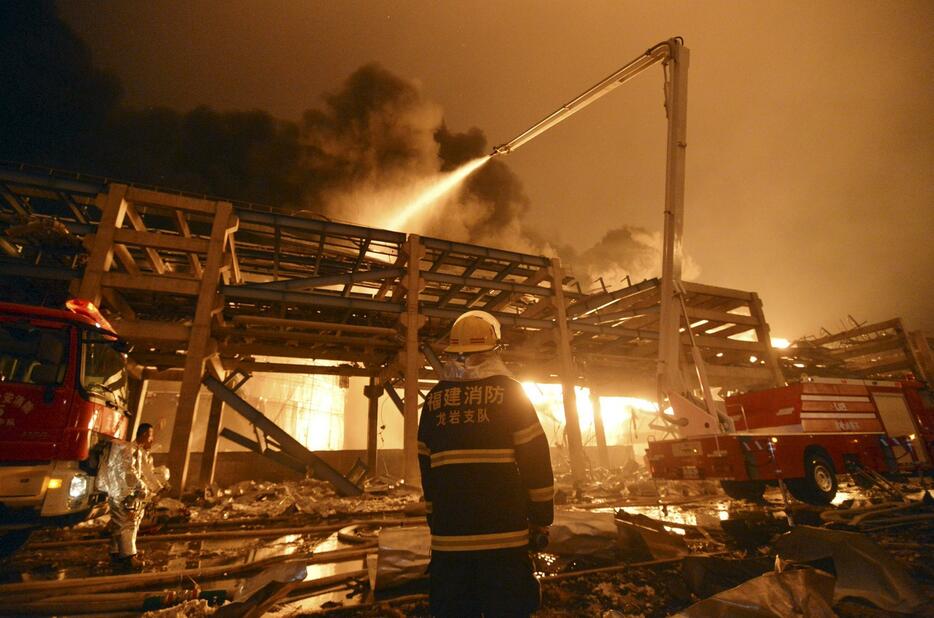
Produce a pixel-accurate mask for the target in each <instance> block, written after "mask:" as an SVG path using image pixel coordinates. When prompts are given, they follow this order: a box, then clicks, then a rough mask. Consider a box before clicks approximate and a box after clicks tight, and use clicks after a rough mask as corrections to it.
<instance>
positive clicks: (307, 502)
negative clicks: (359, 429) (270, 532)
mask: <svg viewBox="0 0 934 618" xmlns="http://www.w3.org/2000/svg"><path fill="white" fill-rule="evenodd" d="M417 500H418V497H417V496H416V495H414V494H413V493H411V492H405V491H399V490H397V489H396V487H386V488H385V491H383V492H382V493H369V492H367V493H364V494H363V495H362V496H359V497H354V498H342V497H340V496H338V495H337V494H336V493H335V491H334V489H333V488H332V487H331V485H330V484H329V483H327V482H324V481H318V480H314V479H305V480H302V481H286V482H282V483H272V482H256V481H241V482H240V483H237V484H236V485H233V486H231V487H229V488H227V489H220V488H218V487H217V486H213V485H212V486H209V487H207V488H206V489H204V490H203V492H202V493H201V495H200V496H199V497H197V498H195V500H193V502H192V504H191V505H190V506H189V508H190V510H191V517H190V520H191V521H192V522H199V523H209V522H216V521H223V520H229V519H237V518H243V517H266V518H278V517H283V516H288V515H308V516H311V517H312V518H313V519H330V518H340V517H349V516H355V515H364V514H371V513H387V512H397V511H401V510H403V509H405V508H406V507H407V506H409V505H411V504H412V503H414V502H417Z"/></svg>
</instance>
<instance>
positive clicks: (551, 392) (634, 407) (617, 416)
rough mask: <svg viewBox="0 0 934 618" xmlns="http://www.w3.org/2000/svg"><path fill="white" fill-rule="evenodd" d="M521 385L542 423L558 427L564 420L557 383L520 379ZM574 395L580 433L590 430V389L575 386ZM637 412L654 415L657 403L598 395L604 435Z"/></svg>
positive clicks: (591, 411) (656, 410) (591, 409)
mask: <svg viewBox="0 0 934 618" xmlns="http://www.w3.org/2000/svg"><path fill="white" fill-rule="evenodd" d="M522 388H523V389H524V390H525V393H526V395H528V397H529V400H531V402H532V405H533V406H535V409H536V411H538V413H539V415H540V416H541V417H542V420H543V423H545V422H547V421H548V420H549V419H550V420H551V421H552V423H556V424H558V425H560V426H563V425H564V424H565V423H566V420H565V415H564V399H563V396H562V392H561V385H560V384H541V383H536V382H523V383H522ZM574 395H575V399H576V403H577V417H578V421H579V422H580V426H581V431H582V432H584V433H587V432H592V431H593V428H594V410H593V401H592V400H591V398H590V389H589V388H585V387H580V386H578V387H576V388H575V389H574ZM640 412H641V413H643V414H647V415H649V414H658V405H657V404H656V403H655V402H653V401H649V400H647V399H640V398H638V397H600V414H601V416H602V418H603V426H604V428H605V430H606V433H607V435H608V436H612V435H614V434H616V433H618V431H619V430H620V428H622V427H624V426H626V425H627V424H628V423H629V422H630V421H631V419H632V416H633V414H637V413H640ZM608 441H609V438H608Z"/></svg>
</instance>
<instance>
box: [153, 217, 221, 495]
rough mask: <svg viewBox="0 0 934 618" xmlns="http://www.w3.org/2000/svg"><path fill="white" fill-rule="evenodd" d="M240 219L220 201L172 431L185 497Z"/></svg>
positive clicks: (175, 479)
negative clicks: (215, 320) (220, 296)
mask: <svg viewBox="0 0 934 618" xmlns="http://www.w3.org/2000/svg"><path fill="white" fill-rule="evenodd" d="M236 225H237V224H236V217H235V216H234V215H233V207H232V206H231V205H230V203H229V202H218V203H217V208H216V210H215V212H214V223H213V225H212V226H211V239H210V245H209V247H208V254H207V259H206V261H205V264H204V268H203V272H202V276H201V288H200V290H199V293H198V303H197V305H196V306H195V316H194V320H193V321H192V324H191V335H190V339H189V341H188V354H187V356H186V357H185V369H184V373H183V375H182V385H181V388H180V390H179V394H178V408H177V410H176V412H175V426H174V427H173V428H172V442H171V445H170V446H169V470H170V471H171V473H172V487H173V488H174V489H175V493H176V494H177V495H181V494H182V492H183V491H184V489H185V482H186V481H187V480H188V460H189V455H190V453H189V447H190V446H191V430H192V427H193V426H194V417H195V411H196V408H197V404H198V394H199V392H200V391H201V379H202V377H203V374H204V364H205V361H206V360H207V357H208V354H209V352H210V349H211V315H212V311H213V310H214V307H215V304H216V303H217V285H218V281H219V279H220V272H221V266H222V265H223V263H224V248H225V246H226V244H227V235H228V234H229V233H232V232H233V231H234V230H236Z"/></svg>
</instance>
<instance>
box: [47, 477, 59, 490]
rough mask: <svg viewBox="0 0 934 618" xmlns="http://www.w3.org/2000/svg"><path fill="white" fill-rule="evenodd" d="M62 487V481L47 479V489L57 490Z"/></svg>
mask: <svg viewBox="0 0 934 618" xmlns="http://www.w3.org/2000/svg"><path fill="white" fill-rule="evenodd" d="M61 486H62V479H49V489H58V488H59V487H61Z"/></svg>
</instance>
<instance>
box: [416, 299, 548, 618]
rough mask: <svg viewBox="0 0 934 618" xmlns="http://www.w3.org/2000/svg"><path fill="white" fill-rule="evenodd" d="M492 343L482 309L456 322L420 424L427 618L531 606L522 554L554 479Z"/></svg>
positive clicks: (530, 581) (542, 530) (523, 400)
mask: <svg viewBox="0 0 934 618" xmlns="http://www.w3.org/2000/svg"><path fill="white" fill-rule="evenodd" d="M499 340H500V327H499V322H498V321H497V320H496V318H495V317H493V316H492V315H490V314H489V313H486V312H483V311H471V312H468V313H465V314H464V315H462V316H461V317H460V318H458V320H457V321H456V322H455V323H454V326H453V327H452V329H451V334H450V340H449V344H448V346H447V347H446V348H445V352H446V353H447V359H446V362H445V365H444V371H443V375H442V380H441V381H440V382H439V383H438V384H437V385H436V386H435V387H434V388H433V389H431V391H430V392H429V393H428V397H427V399H426V400H425V404H424V406H423V408H422V414H421V418H420V419H419V427H418V461H419V468H420V471H421V477H422V488H423V491H424V494H425V502H426V507H427V511H428V525H429V527H430V529H431V564H430V566H429V574H430V576H431V584H430V595H429V603H430V606H431V613H432V615H433V616H440V617H447V616H451V617H453V616H457V617H458V618H461V617H465V616H466V617H469V616H481V615H482V616H485V617H487V618H490V617H493V616H528V615H529V614H531V613H532V612H533V611H535V610H536V609H537V608H538V607H539V605H540V598H541V595H540V589H539V586H538V582H537V581H536V580H535V578H534V577H533V575H532V563H531V560H530V557H529V552H528V550H529V541H530V535H531V538H535V539H541V538H542V537H545V535H547V526H549V525H550V524H551V523H552V520H553V518H554V477H553V474H552V470H551V460H550V457H549V452H548V441H547V439H546V438H545V433H544V432H543V431H542V426H541V423H540V422H539V420H538V416H537V415H536V413H535V409H534V408H533V407H532V403H531V402H530V401H529V399H528V397H527V396H526V394H525V391H524V390H523V389H522V385H521V384H519V382H517V381H516V380H514V379H513V378H512V377H511V374H510V372H509V370H508V369H507V368H506V366H505V365H504V364H503V362H502V359H501V358H500V356H499V354H498V353H497V352H496V349H497V347H498V345H499ZM546 538H547V537H546ZM538 542H540V541H538Z"/></svg>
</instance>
